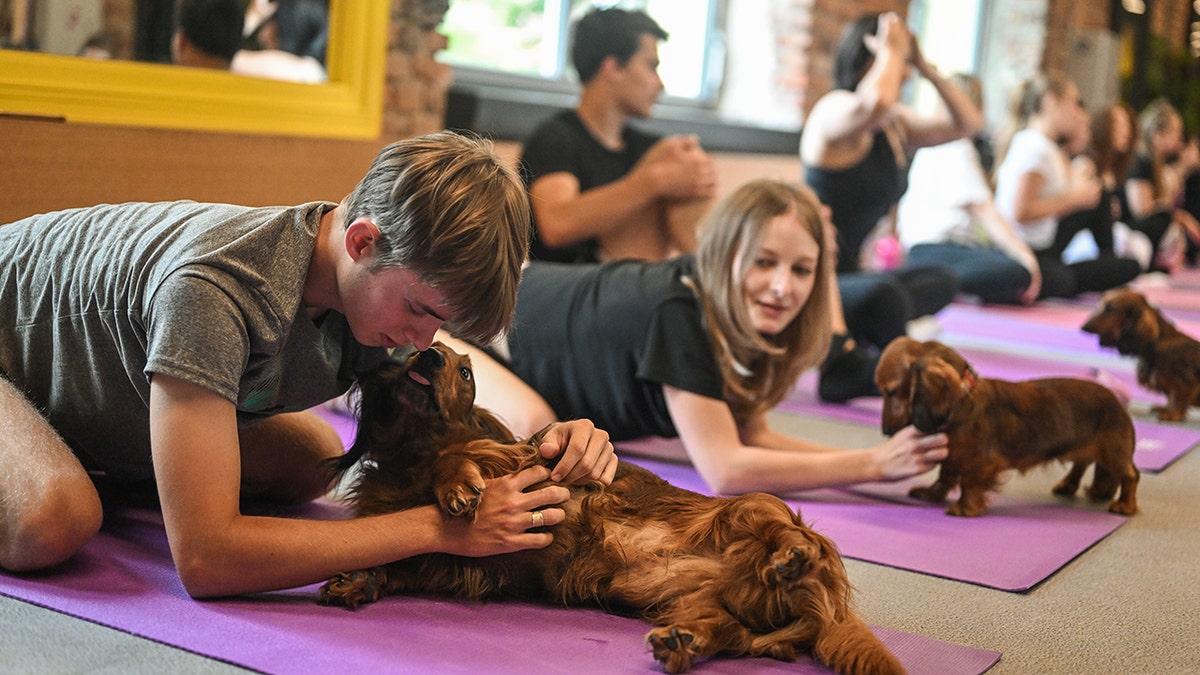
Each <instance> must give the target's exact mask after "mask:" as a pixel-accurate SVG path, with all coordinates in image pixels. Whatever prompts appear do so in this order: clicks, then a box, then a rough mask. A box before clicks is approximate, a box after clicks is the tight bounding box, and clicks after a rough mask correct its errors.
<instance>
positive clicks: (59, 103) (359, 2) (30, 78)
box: [0, 0, 390, 139]
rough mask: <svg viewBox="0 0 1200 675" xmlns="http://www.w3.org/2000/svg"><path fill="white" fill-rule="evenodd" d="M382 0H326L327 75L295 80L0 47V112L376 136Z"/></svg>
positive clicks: (383, 39)
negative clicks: (314, 80) (312, 80)
mask: <svg viewBox="0 0 1200 675" xmlns="http://www.w3.org/2000/svg"><path fill="white" fill-rule="evenodd" d="M389 5H390V3H389V2H388V0H331V2H330V5H329V43H328V48H327V50H326V66H327V71H328V80H327V82H326V83H324V84H316V85H313V84H300V83H295V82H287V81H282V80H267V79H260V78H254V77H242V76H238V75H233V74H230V73H229V72H225V71H219V70H212V69H203V68H181V67H178V66H171V65H165V64H159V63H141V62H135V61H118V60H97V59H89V58H79V57H75V56H63V55H58V54H47V53H38V52H27V51H15V50H8V49H3V50H0V113H8V114H22V115H34V116H43V117H50V118H61V119H65V120H67V121H73V122H87V123H98V124H118V125H126V126H130V125H132V126H151V127H166V128H178V129H203V130H223V131H242V132H254V133H266V134H274V135H279V134H283V135H293V136H317V137H334V138H363V139H370V138H376V137H378V135H379V132H380V128H379V126H380V118H381V115H382V95H383V80H384V60H385V54H386V49H387V29H388V23H389V19H390V14H389V11H390V7H389Z"/></svg>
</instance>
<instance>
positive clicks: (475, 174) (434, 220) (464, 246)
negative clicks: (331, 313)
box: [346, 132, 532, 342]
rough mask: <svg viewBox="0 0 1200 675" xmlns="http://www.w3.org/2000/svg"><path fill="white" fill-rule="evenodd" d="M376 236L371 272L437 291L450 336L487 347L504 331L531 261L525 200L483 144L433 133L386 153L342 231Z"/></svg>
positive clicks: (359, 190)
mask: <svg viewBox="0 0 1200 675" xmlns="http://www.w3.org/2000/svg"><path fill="white" fill-rule="evenodd" d="M359 217H367V218H370V219H371V220H372V221H373V222H374V223H375V225H376V227H378V228H379V231H380V241H379V242H378V255H379V257H378V259H377V260H376V262H375V267H377V268H390V267H402V268H405V269H408V270H412V271H414V272H416V273H417V274H419V275H420V277H421V280H422V282H423V283H426V284H429V285H430V286H432V287H433V288H436V289H437V290H438V291H439V292H441V293H442V294H443V295H444V296H445V298H446V301H447V303H448V304H449V305H450V307H451V314H452V317H451V320H450V321H449V322H448V324H449V325H448V328H450V329H451V330H453V331H454V332H455V333H456V334H457V335H460V336H462V337H463V338H464V339H468V340H478V341H481V342H487V341H490V340H491V339H492V338H494V337H496V336H497V335H498V334H500V333H501V332H503V331H505V330H507V329H508V327H509V326H510V324H511V323H512V315H513V310H514V308H515V307H516V297H517V284H518V283H519V282H520V280H521V266H522V264H523V263H524V262H525V258H526V256H527V255H528V254H529V231H530V227H531V222H532V221H531V219H530V211H529V197H528V196H527V194H526V192H525V187H524V185H523V184H522V183H521V179H520V178H519V177H518V176H517V173H516V171H515V170H514V169H513V168H512V167H511V166H510V165H509V164H508V163H506V162H505V161H504V160H503V159H501V158H500V157H499V156H498V155H497V154H496V152H495V150H494V148H493V146H492V143H491V142H490V141H487V140H485V139H482V138H479V137H476V136H468V135H463V134H458V133H453V132H439V133H435V134H429V135H426V136H418V137H416V138H410V139H406V140H403V141H398V142H396V143H393V144H391V145H389V146H387V147H386V148H384V149H383V150H382V151H381V152H380V153H379V155H378V156H377V157H376V158H375V162H374V163H373V164H372V165H371V168H370V169H369V170H368V171H367V174H366V176H364V177H363V179H362V180H361V181H360V182H359V184H358V186H357V187H356V188H355V189H354V192H352V193H351V194H350V196H348V197H347V198H346V222H353V221H354V219H356V218H359Z"/></svg>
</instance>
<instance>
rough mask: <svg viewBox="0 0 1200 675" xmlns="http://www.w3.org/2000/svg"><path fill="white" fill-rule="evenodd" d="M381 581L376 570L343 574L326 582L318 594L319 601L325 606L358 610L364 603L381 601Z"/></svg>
mask: <svg viewBox="0 0 1200 675" xmlns="http://www.w3.org/2000/svg"><path fill="white" fill-rule="evenodd" d="M379 594H380V580H379V579H378V578H377V576H376V574H375V570H355V571H353V572H343V573H342V574H339V575H337V576H336V577H334V578H332V579H330V580H329V581H326V582H325V585H324V586H321V590H320V591H318V592H317V601H318V602H320V603H321V604H324V605H338V606H340V607H345V608H346V609H358V606H359V605H361V604H364V603H369V602H375V601H376V600H378V599H379Z"/></svg>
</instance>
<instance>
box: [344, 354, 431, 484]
mask: <svg viewBox="0 0 1200 675" xmlns="http://www.w3.org/2000/svg"><path fill="white" fill-rule="evenodd" d="M412 353H414V352H413V351H412V350H410V351H408V352H401V351H400V350H397V351H396V352H393V353H392V354H391V355H389V356H388V357H387V358H386V359H384V361H383V362H382V363H380V364H379V367H378V368H376V369H375V370H373V371H369V372H365V373H359V376H358V379H357V380H356V381H355V382H354V384H353V385H352V386H351V387H350V394H351V395H353V394H355V393H357V394H358V395H357V396H352V397H353V398H354V399H356V400H357V403H356V404H355V406H354V419H355V420H356V421H357V422H358V424H357V427H356V428H357V431H356V433H355V434H354V443H353V444H352V445H351V446H350V449H349V450H347V451H346V453H345V454H343V455H342V456H341V457H336V458H334V459H332V460H330V465H331V467H332V469H333V471H334V474H335V477H336V475H337V474H341V473H343V472H344V471H346V470H347V469H349V468H350V467H352V466H354V465H355V463H357V462H358V460H360V459H362V456H363V455H364V454H366V452H367V448H369V447H370V446H371V441H372V440H373V431H374V428H375V427H377V426H383V427H390V426H391V425H392V424H393V423H394V422H395V421H396V417H397V416H398V415H399V414H400V404H399V402H398V401H397V400H396V397H395V396H393V395H392V391H393V389H395V381H396V377H397V376H398V374H399V373H400V372H402V371H403V369H404V366H405V362H406V361H407V359H408V357H409V356H411V355H412Z"/></svg>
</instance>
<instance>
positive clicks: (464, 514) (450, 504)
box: [438, 483, 483, 518]
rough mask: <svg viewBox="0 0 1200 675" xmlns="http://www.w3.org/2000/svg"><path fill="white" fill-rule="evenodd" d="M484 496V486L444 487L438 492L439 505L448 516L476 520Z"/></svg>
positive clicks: (462, 485)
mask: <svg viewBox="0 0 1200 675" xmlns="http://www.w3.org/2000/svg"><path fill="white" fill-rule="evenodd" d="M482 495H483V485H471V484H469V483H462V484H459V485H454V486H450V487H442V489H441V490H439V492H438V504H440V505H441V507H442V510H443V511H445V512H446V513H447V514H449V515H451V516H455V517H459V518H474V517H475V511H476V510H477V509H478V508H479V499H480V497H481V496H482Z"/></svg>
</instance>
